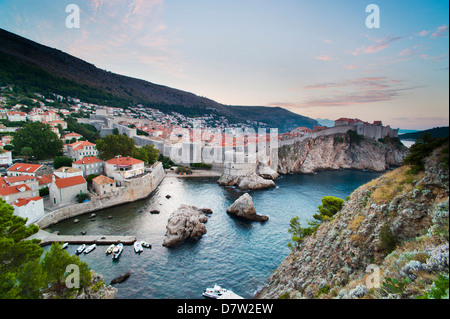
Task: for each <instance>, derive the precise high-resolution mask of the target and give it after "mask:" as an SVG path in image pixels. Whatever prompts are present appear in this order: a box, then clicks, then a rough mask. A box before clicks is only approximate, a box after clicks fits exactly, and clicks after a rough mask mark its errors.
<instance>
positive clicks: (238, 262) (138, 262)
mask: <svg viewBox="0 0 450 319" xmlns="http://www.w3.org/2000/svg"><path fill="white" fill-rule="evenodd" d="M379 175H380V174H379V173H374V172H362V171H353V170H348V171H347V170H343V171H333V172H320V173H318V174H316V175H287V176H282V177H280V178H279V179H278V180H277V181H276V184H277V187H276V188H275V189H269V190H261V191H253V192H250V194H251V196H252V197H253V202H254V205H255V208H256V211H257V213H259V214H264V215H267V216H269V221H268V222H266V223H259V222H249V221H244V220H240V219H236V218H234V217H232V216H230V215H228V214H227V213H226V209H227V207H228V206H229V205H231V204H232V203H233V202H234V201H235V200H236V199H237V198H239V196H241V195H242V194H243V192H241V191H239V190H237V189H235V188H231V187H220V186H218V185H217V183H216V180H217V179H216V178H187V179H181V178H166V179H165V180H164V181H163V182H162V183H161V185H160V186H159V188H158V189H157V190H156V191H155V192H154V194H153V195H152V196H151V197H150V198H149V199H146V200H143V201H139V202H135V203H131V204H125V205H122V206H119V207H116V208H111V209H107V210H104V211H101V212H97V218H96V219H95V221H90V220H89V214H88V215H86V216H81V217H78V219H79V220H80V223H78V224H73V220H67V221H63V222H61V223H58V224H57V225H55V226H53V227H52V228H51V229H50V230H51V231H56V230H58V231H59V232H60V234H80V232H81V231H86V232H87V234H90V235H133V236H136V237H137V238H138V240H143V241H148V242H150V243H151V244H152V249H145V250H144V252H143V253H141V254H140V255H138V254H135V252H134V250H133V247H132V246H125V249H124V252H123V253H122V255H121V257H120V259H119V260H118V261H112V259H111V257H109V256H106V255H105V250H106V248H107V247H106V246H98V247H97V249H96V250H94V251H93V252H91V253H90V254H88V255H84V254H82V255H81V256H80V258H81V259H82V260H84V261H86V262H87V263H88V264H89V265H90V267H91V269H93V270H94V271H96V272H98V273H100V274H102V275H103V276H104V278H105V281H106V282H107V283H109V282H110V281H111V280H112V279H113V278H115V277H118V276H120V275H123V274H124V273H126V272H130V273H131V276H130V278H129V279H128V280H127V281H126V282H124V283H122V284H119V285H116V287H117V288H118V290H119V292H118V296H117V298H131V299H140V298H151V299H196V298H203V297H202V296H201V293H202V291H203V290H204V289H205V288H206V287H211V286H212V285H214V284H215V283H217V284H219V285H221V286H223V287H225V288H228V289H231V290H233V291H234V292H235V293H237V294H239V295H241V296H243V297H245V298H252V297H253V295H254V293H255V292H256V291H257V290H258V289H260V288H261V287H262V286H263V285H264V284H265V283H266V281H267V279H268V278H269V277H270V275H271V273H272V272H273V271H274V270H275V269H276V268H277V267H278V265H279V264H280V263H281V261H282V260H283V259H284V258H285V257H286V256H287V255H288V254H289V248H287V246H286V244H287V242H288V241H289V239H290V236H289V233H288V232H287V230H288V228H289V221H290V219H291V218H292V217H295V216H299V217H300V219H301V221H302V222H303V224H305V223H306V221H307V220H309V219H311V218H312V215H313V214H314V213H315V212H316V210H317V207H318V206H319V205H320V203H321V199H322V197H324V196H330V195H331V196H336V197H340V198H343V199H344V198H345V197H347V196H348V195H350V194H351V193H352V191H353V190H355V189H356V188H357V187H359V186H360V185H362V184H365V183H367V182H368V181H370V180H372V179H374V178H376V177H378V176H379ZM166 195H171V198H170V199H167V198H166ZM181 204H188V205H194V206H197V207H208V208H211V209H212V210H213V212H214V213H213V214H212V215H210V217H209V220H208V222H207V223H206V228H207V234H206V235H205V236H204V237H203V238H202V239H200V240H198V241H188V242H185V243H183V244H181V245H179V246H177V247H175V248H170V249H169V248H166V247H163V246H162V242H163V238H164V234H165V228H166V225H167V220H168V218H169V215H170V214H171V213H172V212H173V211H174V210H176V209H177V208H178V207H179V206H180V205H181ZM153 209H157V210H160V214H158V215H152V214H150V213H149V211H150V210H153ZM108 216H112V217H113V218H112V219H108ZM76 248H77V246H75V245H72V246H69V248H68V251H69V253H71V254H74V253H75V250H76Z"/></svg>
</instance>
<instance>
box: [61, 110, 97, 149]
mask: <svg viewBox="0 0 450 319" xmlns="http://www.w3.org/2000/svg"><path fill="white" fill-rule="evenodd" d="M65 121H66V122H67V131H68V132H75V133H77V134H80V135H82V136H83V138H84V139H86V140H87V141H89V142H92V143H95V142H96V141H97V140H98V139H99V138H100V132H99V131H97V129H96V128H95V127H94V126H92V125H89V124H84V123H78V122H77V119H76V118H75V117H73V114H71V116H68V117H66V118H65Z"/></svg>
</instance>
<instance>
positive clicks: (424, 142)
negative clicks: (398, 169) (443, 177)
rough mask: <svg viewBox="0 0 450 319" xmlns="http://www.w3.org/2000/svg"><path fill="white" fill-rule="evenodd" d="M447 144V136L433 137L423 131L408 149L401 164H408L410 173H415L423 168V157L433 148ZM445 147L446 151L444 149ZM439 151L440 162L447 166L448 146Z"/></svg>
mask: <svg viewBox="0 0 450 319" xmlns="http://www.w3.org/2000/svg"><path fill="white" fill-rule="evenodd" d="M444 144H448V137H446V138H433V137H431V135H430V134H429V133H425V134H424V135H423V136H422V137H421V138H418V139H417V141H416V143H415V144H414V145H413V146H411V148H410V149H409V152H410V153H409V155H408V156H407V157H405V159H404V160H403V165H410V166H411V169H410V171H409V172H410V173H412V174H417V173H418V172H420V171H423V170H425V158H426V157H428V156H429V155H430V154H431V153H432V152H433V151H434V150H435V149H437V148H439V147H441V146H442V145H444ZM446 149H447V152H446V151H445V150H446ZM446 149H445V148H444V149H443V150H442V151H441V157H440V160H441V163H442V164H443V165H444V166H445V164H447V167H448V147H447V148H446Z"/></svg>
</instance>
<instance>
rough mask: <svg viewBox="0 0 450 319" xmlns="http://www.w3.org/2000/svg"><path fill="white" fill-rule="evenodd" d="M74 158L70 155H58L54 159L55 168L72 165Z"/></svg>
mask: <svg viewBox="0 0 450 319" xmlns="http://www.w3.org/2000/svg"><path fill="white" fill-rule="evenodd" d="M72 162H73V160H72V159H71V158H70V157H68V156H56V157H55V158H54V159H53V168H54V169H58V168H60V167H63V166H67V167H71V166H72Z"/></svg>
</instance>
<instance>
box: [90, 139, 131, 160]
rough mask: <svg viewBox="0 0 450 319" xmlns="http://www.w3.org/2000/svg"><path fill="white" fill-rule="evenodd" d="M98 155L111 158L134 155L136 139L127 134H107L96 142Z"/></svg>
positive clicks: (101, 157) (107, 158) (104, 158)
mask: <svg viewBox="0 0 450 319" xmlns="http://www.w3.org/2000/svg"><path fill="white" fill-rule="evenodd" d="M96 147H97V151H98V157H99V158H100V159H102V160H109V159H111V158H114V157H116V156H117V155H122V156H132V155H133V150H134V140H133V139H132V138H129V137H128V136H126V135H107V136H105V137H104V138H102V139H100V140H98V141H97V142H96Z"/></svg>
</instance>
